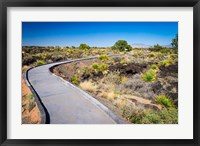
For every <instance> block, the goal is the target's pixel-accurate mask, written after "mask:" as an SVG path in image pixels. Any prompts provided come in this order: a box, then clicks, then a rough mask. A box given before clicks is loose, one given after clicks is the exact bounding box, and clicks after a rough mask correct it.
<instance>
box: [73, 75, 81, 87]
mask: <svg viewBox="0 0 200 146" xmlns="http://www.w3.org/2000/svg"><path fill="white" fill-rule="evenodd" d="M71 82H72V83H73V84H75V85H78V84H79V83H80V81H79V78H78V76H77V75H73V77H72V79H71Z"/></svg>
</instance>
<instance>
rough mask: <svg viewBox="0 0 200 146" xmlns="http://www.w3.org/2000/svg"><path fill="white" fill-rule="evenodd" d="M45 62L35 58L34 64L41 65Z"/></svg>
mask: <svg viewBox="0 0 200 146" xmlns="http://www.w3.org/2000/svg"><path fill="white" fill-rule="evenodd" d="M43 64H45V62H44V61H43V60H37V61H36V65H37V66H39V65H43Z"/></svg>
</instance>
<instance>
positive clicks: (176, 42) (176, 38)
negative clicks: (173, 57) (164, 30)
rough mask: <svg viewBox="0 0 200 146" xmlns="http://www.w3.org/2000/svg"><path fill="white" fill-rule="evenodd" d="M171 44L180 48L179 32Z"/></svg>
mask: <svg viewBox="0 0 200 146" xmlns="http://www.w3.org/2000/svg"><path fill="white" fill-rule="evenodd" d="M171 45H172V47H173V48H175V49H178V34H176V37H175V38H173V39H172V43H171Z"/></svg>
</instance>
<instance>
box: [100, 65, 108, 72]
mask: <svg viewBox="0 0 200 146" xmlns="http://www.w3.org/2000/svg"><path fill="white" fill-rule="evenodd" d="M107 70H108V66H107V65H106V64H101V65H100V66H99V71H101V72H105V71H107Z"/></svg>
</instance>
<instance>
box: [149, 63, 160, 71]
mask: <svg viewBox="0 0 200 146" xmlns="http://www.w3.org/2000/svg"><path fill="white" fill-rule="evenodd" d="M150 69H153V70H158V66H157V65H156V64H152V65H151V66H150Z"/></svg>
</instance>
